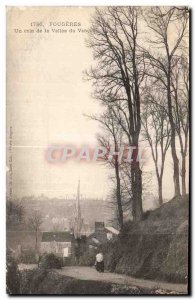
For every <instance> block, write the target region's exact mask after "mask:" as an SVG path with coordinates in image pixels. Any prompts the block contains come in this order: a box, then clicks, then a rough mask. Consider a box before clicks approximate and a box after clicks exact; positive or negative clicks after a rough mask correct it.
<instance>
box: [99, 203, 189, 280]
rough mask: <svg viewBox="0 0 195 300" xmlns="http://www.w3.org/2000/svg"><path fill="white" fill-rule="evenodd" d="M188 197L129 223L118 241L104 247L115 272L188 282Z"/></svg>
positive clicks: (112, 270) (108, 264) (167, 204)
mask: <svg viewBox="0 0 195 300" xmlns="http://www.w3.org/2000/svg"><path fill="white" fill-rule="evenodd" d="M188 205H189V201H188V197H185V198H182V197H180V198H177V199H173V200H171V201H169V202H168V203H165V204H163V205H162V206H161V207H159V208H158V209H156V210H154V211H151V212H147V213H145V215H144V219H143V220H142V221H141V222H128V223H127V224H125V227H124V230H123V232H122V233H121V234H120V235H119V238H118V240H117V241H116V242H113V243H107V244H106V245H105V246H104V253H105V263H106V268H107V269H108V270H109V271H111V272H118V273H123V274H128V275H131V276H135V277H140V278H147V279H159V280H165V281H166V280H167V281H172V282H186V281H187V276H188V265H187V264H188V214H189V211H188Z"/></svg>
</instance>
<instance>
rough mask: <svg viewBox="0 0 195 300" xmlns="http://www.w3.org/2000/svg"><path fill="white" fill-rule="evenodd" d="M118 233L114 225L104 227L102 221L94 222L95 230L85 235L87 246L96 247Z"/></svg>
mask: <svg viewBox="0 0 195 300" xmlns="http://www.w3.org/2000/svg"><path fill="white" fill-rule="evenodd" d="M118 234H119V231H118V230H117V229H115V228H114V227H112V226H109V227H105V225H104V222H95V231H94V232H93V233H92V234H90V235H89V236H88V237H87V245H88V247H89V248H97V247H98V246H100V245H102V244H104V243H106V242H108V241H110V240H113V239H115V238H116V237H117V236H118Z"/></svg>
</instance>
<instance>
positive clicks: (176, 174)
mask: <svg viewBox="0 0 195 300" xmlns="http://www.w3.org/2000/svg"><path fill="white" fill-rule="evenodd" d="M167 101H168V116H169V121H170V126H171V153H172V158H173V169H174V173H173V180H174V186H175V196H180V195H181V194H180V185H179V160H178V157H177V152H176V147H175V123H174V120H173V112H172V99H171V67H170V61H169V72H168V75H167Z"/></svg>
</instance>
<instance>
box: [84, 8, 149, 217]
mask: <svg viewBox="0 0 195 300" xmlns="http://www.w3.org/2000/svg"><path fill="white" fill-rule="evenodd" d="M139 17H141V11H140V8H137V7H107V8H104V9H96V13H95V15H94V16H93V18H92V20H91V30H90V34H89V39H88V43H87V45H88V47H90V48H92V50H93V56H94V59H95V60H96V61H97V64H96V66H95V67H94V68H91V70H90V72H88V73H87V75H88V78H89V79H92V80H93V86H94V97H95V98H96V99H99V100H100V101H102V103H103V104H104V105H105V106H108V105H111V104H112V105H113V107H114V108H116V105H117V109H121V116H122V119H123V121H124V122H125V124H126V126H124V127H125V128H126V131H125V133H126V134H127V137H128V140H129V144H130V145H131V146H136V147H138V144H139V135H140V130H141V117H140V102H141V99H140V85H141V83H142V81H143V79H144V74H145V73H144V69H145V65H144V56H143V52H142V51H141V48H140V47H139V45H138V32H139V28H138V18H139ZM113 111H115V110H114V109H113ZM121 123H122V122H121ZM120 125H121V124H120ZM123 125H124V124H123ZM124 127H123V129H124ZM131 184H132V186H131V189H132V202H133V205H132V210H133V218H134V220H140V219H141V218H142V172H141V169H140V165H139V161H138V162H136V163H135V164H132V166H131Z"/></svg>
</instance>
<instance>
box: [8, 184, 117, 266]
mask: <svg viewBox="0 0 195 300" xmlns="http://www.w3.org/2000/svg"><path fill="white" fill-rule="evenodd" d="M43 201H44V200H42V202H43ZM96 201H99V203H100V205H101V204H102V202H103V201H102V200H96ZM64 202H65V200H64ZM81 202H82V197H81V195H80V182H79V183H78V188H77V195H76V197H75V200H73V207H74V208H73V214H72V216H71V217H70V218H69V219H68V218H65V217H60V216H59V217H57V216H56V217H51V216H50V215H49V214H46V215H45V216H44V217H43V211H42V212H41V211H40V210H38V209H37V206H35V207H34V210H32V208H30V211H29V212H28V213H30V215H31V216H32V218H31V217H28V218H27V219H26V223H27V226H28V223H29V230H21V229H20V228H19V230H15V229H17V226H15V228H14V230H13V229H10V230H9V229H8V230H7V247H8V250H9V251H11V253H12V254H13V255H14V257H15V258H16V259H19V260H20V257H21V256H23V255H24V256H25V253H29V252H30V253H32V256H33V254H34V257H35V259H34V263H38V260H40V257H41V256H43V255H45V254H50V253H53V254H55V255H56V256H57V257H59V258H60V259H61V261H62V263H65V264H66V262H67V261H71V262H72V263H73V264H74V263H77V264H79V259H80V257H81V256H83V255H84V254H85V253H86V252H87V251H90V250H97V249H98V248H99V247H100V246H101V245H103V244H105V243H107V242H108V241H111V240H115V239H116V237H117V236H118V234H119V230H118V229H117V228H116V227H117V226H115V227H113V226H111V224H110V223H111V221H110V222H108V221H107V223H108V224H106V222H105V221H106V216H105V215H103V218H104V217H105V221H102V217H101V215H100V216H99V220H98V218H97V220H96V219H93V217H92V220H93V221H94V222H93V221H92V220H91V221H90V222H88V221H89V220H87V219H84V217H83V213H82V208H81V207H82V205H81ZM66 205H67V204H66ZM103 210H105V212H106V207H103ZM24 211H25V209H24ZM26 211H28V208H26ZM99 211H100V212H101V208H100V209H99ZM108 215H109V211H107V220H108ZM33 218H34V220H33ZM17 222H18V221H16V223H17ZM92 222H93V225H92ZM30 223H33V225H34V228H33V226H30V225H31V224H30ZM15 225H16V224H15ZM108 225H109V226H108ZM36 226H37V228H35V227H36ZM47 229H50V230H47ZM94 261H95V257H94ZM26 262H28V261H26ZM30 262H31V260H30Z"/></svg>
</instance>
